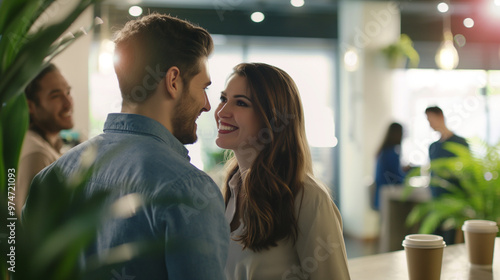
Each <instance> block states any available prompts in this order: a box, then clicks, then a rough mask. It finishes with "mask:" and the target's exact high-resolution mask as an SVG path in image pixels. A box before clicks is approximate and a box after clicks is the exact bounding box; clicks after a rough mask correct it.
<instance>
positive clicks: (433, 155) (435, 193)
mask: <svg viewBox="0 0 500 280" xmlns="http://www.w3.org/2000/svg"><path fill="white" fill-rule="evenodd" d="M445 143H458V144H461V145H463V146H465V147H467V148H468V147H469V144H467V141H466V140H465V139H464V138H462V137H460V136H457V135H455V134H453V135H452V136H450V137H449V138H447V139H446V140H444V141H441V140H438V141H436V142H434V143H432V144H431V145H430V146H429V158H430V160H431V162H432V161H433V160H435V159H439V158H451V157H456V155H455V154H454V153H452V152H451V151H448V150H446V149H444V148H443V145H445ZM431 176H433V174H431ZM447 180H448V181H449V182H450V183H452V184H454V185H457V186H460V181H459V180H458V178H449V179H447ZM429 187H430V191H431V194H432V197H439V196H441V195H442V194H444V193H447V192H448V191H447V190H446V189H445V188H442V187H439V186H434V185H432V184H431V185H430V186H429Z"/></svg>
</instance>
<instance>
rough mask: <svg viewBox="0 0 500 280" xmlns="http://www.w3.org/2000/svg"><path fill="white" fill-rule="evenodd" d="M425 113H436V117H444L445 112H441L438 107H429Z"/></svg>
mask: <svg viewBox="0 0 500 280" xmlns="http://www.w3.org/2000/svg"><path fill="white" fill-rule="evenodd" d="M425 113H426V114H427V113H434V114H436V115H440V116H443V110H441V108H439V107H438V106H432V107H427V109H425Z"/></svg>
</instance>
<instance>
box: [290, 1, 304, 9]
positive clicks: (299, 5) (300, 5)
mask: <svg viewBox="0 0 500 280" xmlns="http://www.w3.org/2000/svg"><path fill="white" fill-rule="evenodd" d="M290 4H292V6H294V7H297V8H298V7H302V6H304V0H290Z"/></svg>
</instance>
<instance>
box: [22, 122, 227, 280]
mask: <svg viewBox="0 0 500 280" xmlns="http://www.w3.org/2000/svg"><path fill="white" fill-rule="evenodd" d="M91 146H93V147H97V153H96V158H95V161H94V164H95V167H94V168H95V169H94V171H93V173H92V175H91V178H90V180H89V183H88V184H87V186H86V194H87V196H88V197H90V196H92V195H93V194H96V193H97V192H98V191H101V190H107V191H110V193H111V194H110V196H109V198H108V199H107V203H109V204H110V205H112V204H113V203H114V202H116V200H117V199H119V198H123V197H124V196H126V195H130V194H133V195H131V196H129V197H128V199H126V200H123V201H126V202H125V204H129V205H130V204H134V203H137V201H139V202H140V201H151V200H153V201H157V202H154V203H144V204H142V205H140V204H139V207H138V209H137V210H136V211H131V212H130V211H129V212H130V213H129V212H127V211H125V213H118V214H116V215H115V216H114V217H112V218H109V219H106V220H103V221H102V224H101V225H100V227H99V230H98V233H97V238H96V240H95V242H93V244H92V246H91V247H90V248H88V249H87V250H86V251H85V253H84V257H83V258H82V261H81V265H82V266H83V267H87V268H89V267H90V260H95V259H98V260H106V258H107V257H109V256H110V255H109V253H110V252H111V251H109V249H111V248H115V249H116V248H119V249H120V250H121V251H118V253H117V252H115V255H114V257H118V259H119V260H120V258H121V259H123V258H124V259H127V258H129V257H128V256H127V254H128V253H130V252H134V250H133V249H130V248H133V246H132V247H129V249H128V250H126V249H124V248H126V246H125V247H124V246H121V245H124V244H134V243H137V242H149V241H151V242H153V244H154V246H153V249H157V250H156V253H154V252H153V253H150V254H148V255H146V256H144V257H140V258H132V259H130V260H128V261H126V262H124V263H123V264H120V265H117V266H114V267H112V269H111V268H109V269H107V270H104V272H105V274H104V275H102V274H100V275H99V276H101V277H102V276H104V277H106V279H114V278H116V277H122V278H123V277H126V278H123V279H132V278H133V279H135V280H139V279H148V280H154V279H170V280H171V279H182V280H186V279H216V280H221V279H225V276H224V265H225V263H226V258H227V250H228V242H229V226H228V224H227V222H226V220H225V218H224V202H223V199H222V195H221V193H220V190H219V188H218V187H217V185H216V184H215V183H214V182H213V180H212V179H211V178H210V177H209V176H208V175H207V174H205V173H204V172H202V171H200V170H199V169H197V168H196V167H194V166H193V165H191V164H190V163H189V157H188V152H187V150H186V148H185V147H184V146H183V145H182V144H181V143H180V142H179V141H178V140H177V139H176V138H175V137H174V136H173V135H172V134H171V133H170V132H169V131H168V130H167V129H166V128H165V127H164V126H162V125H161V124H160V123H159V122H157V121H155V120H153V119H150V118H147V117H145V116H141V115H134V114H123V113H117V114H110V115H109V116H108V118H107V120H106V123H105V125H104V133H103V134H101V135H99V136H96V137H94V138H92V139H91V140H89V141H87V142H85V143H83V144H81V145H79V146H77V147H75V148H73V149H72V150H70V151H69V152H67V153H66V154H65V155H64V156H62V157H61V158H60V159H59V160H57V161H56V162H55V163H54V164H52V165H51V166H49V167H48V168H46V169H44V170H43V171H42V172H41V173H40V174H38V175H37V177H36V178H35V180H34V182H33V186H32V189H33V188H36V186H35V185H37V184H43V181H44V178H47V175H48V174H49V173H50V172H53V169H54V167H56V166H57V167H58V168H61V169H62V172H63V174H64V175H67V176H69V174H72V173H73V172H74V171H75V170H77V168H78V167H79V164H80V159H81V155H82V153H83V152H84V151H85V150H87V149H88V148H89V147H91ZM33 195H34V194H33ZM26 208H29V199H28V202H27V205H26ZM25 210H26V209H25ZM118 246H121V247H118ZM144 248H147V247H144ZM108 260H109V259H108ZM106 273H107V274H106Z"/></svg>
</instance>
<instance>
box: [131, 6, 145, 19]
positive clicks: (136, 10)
mask: <svg viewBox="0 0 500 280" xmlns="http://www.w3.org/2000/svg"><path fill="white" fill-rule="evenodd" d="M128 13H129V14H130V15H131V16H134V17H138V16H140V15H142V8H141V7H139V6H132V7H130V8H129V9H128Z"/></svg>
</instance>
